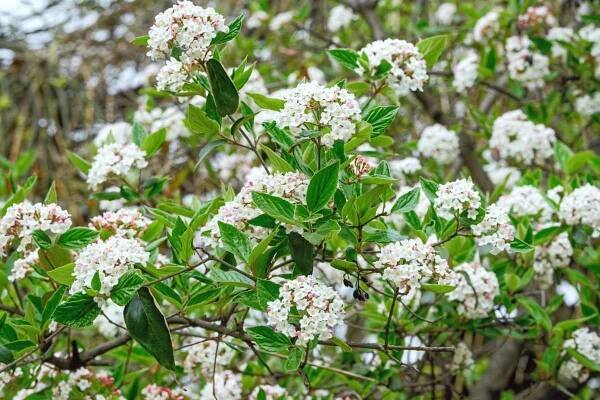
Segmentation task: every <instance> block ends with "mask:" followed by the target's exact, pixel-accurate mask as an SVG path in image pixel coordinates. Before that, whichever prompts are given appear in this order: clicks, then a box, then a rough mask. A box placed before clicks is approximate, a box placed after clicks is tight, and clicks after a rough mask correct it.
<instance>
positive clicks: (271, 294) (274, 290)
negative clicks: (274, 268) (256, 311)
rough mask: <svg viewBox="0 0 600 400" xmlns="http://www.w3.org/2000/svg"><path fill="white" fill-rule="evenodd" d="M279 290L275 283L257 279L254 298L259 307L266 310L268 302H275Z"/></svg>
mask: <svg viewBox="0 0 600 400" xmlns="http://www.w3.org/2000/svg"><path fill="white" fill-rule="evenodd" d="M280 288H281V286H279V285H278V284H276V283H275V282H271V281H267V280H264V279H259V280H258V281H257V282H256V296H257V298H258V302H259V304H260V305H261V307H263V308H264V309H265V310H266V309H267V305H268V303H269V302H271V301H274V300H277V299H278V298H279V289H280Z"/></svg>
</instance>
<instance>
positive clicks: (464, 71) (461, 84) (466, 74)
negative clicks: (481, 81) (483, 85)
mask: <svg viewBox="0 0 600 400" xmlns="http://www.w3.org/2000/svg"><path fill="white" fill-rule="evenodd" d="M478 70H479V55H478V54H477V53H476V52H474V51H470V52H468V53H467V54H466V55H464V56H463V57H461V59H460V61H459V62H458V63H457V64H456V65H455V66H454V67H453V68H452V73H453V74H454V80H453V81H452V85H454V87H455V88H456V91H457V92H459V93H461V92H464V91H465V90H466V89H468V88H470V87H473V85H474V84H475V81H476V80H477V74H478Z"/></svg>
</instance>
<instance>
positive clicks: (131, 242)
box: [70, 236, 149, 297]
mask: <svg viewBox="0 0 600 400" xmlns="http://www.w3.org/2000/svg"><path fill="white" fill-rule="evenodd" d="M148 257H149V255H148V253H147V252H146V249H144V246H143V245H142V243H141V242H140V241H139V240H137V239H130V238H124V237H120V236H111V237H109V238H108V239H107V240H105V241H101V240H100V241H97V242H94V243H92V244H89V245H88V246H86V247H85V248H84V249H83V250H81V252H80V253H79V255H78V256H77V258H76V259H75V268H74V269H73V277H74V278H75V281H74V282H73V284H72V285H71V289H70V293H79V292H81V291H84V290H85V289H86V288H91V287H92V279H93V278H94V275H95V274H96V273H98V276H99V278H100V290H99V293H100V295H101V296H105V297H107V296H108V295H110V292H111V290H112V288H113V287H114V286H115V285H116V284H117V283H118V282H119V278H120V277H121V276H122V275H123V274H125V273H126V272H127V271H130V270H131V269H133V268H134V265H135V264H143V265H145V264H146V262H148Z"/></svg>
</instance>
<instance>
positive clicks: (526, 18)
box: [517, 5, 556, 29]
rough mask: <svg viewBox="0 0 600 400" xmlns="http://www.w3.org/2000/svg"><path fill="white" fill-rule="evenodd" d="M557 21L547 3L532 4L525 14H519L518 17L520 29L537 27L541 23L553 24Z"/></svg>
mask: <svg viewBox="0 0 600 400" xmlns="http://www.w3.org/2000/svg"><path fill="white" fill-rule="evenodd" d="M555 23H556V19H555V18H554V16H553V15H552V13H551V11H550V9H549V8H548V6H546V5H538V6H531V7H529V8H528V9H527V10H526V11H525V14H522V15H519V17H518V18H517V26H518V27H519V29H528V28H535V27H537V26H540V25H542V26H543V25H546V26H551V25H554V24H555Z"/></svg>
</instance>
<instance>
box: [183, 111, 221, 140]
mask: <svg viewBox="0 0 600 400" xmlns="http://www.w3.org/2000/svg"><path fill="white" fill-rule="evenodd" d="M183 123H184V124H185V126H186V127H187V128H188V129H189V130H190V132H192V133H194V134H196V135H201V136H202V137H204V136H207V137H212V136H214V135H217V134H219V132H220V130H221V127H220V126H219V123H218V122H216V121H215V120H212V119H210V118H209V117H208V115H207V114H206V113H205V112H204V111H203V110H202V109H201V108H200V107H196V106H195V105H193V104H190V105H189V106H188V109H187V112H186V115H185V120H184V121H183Z"/></svg>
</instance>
